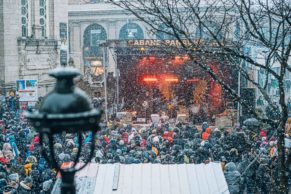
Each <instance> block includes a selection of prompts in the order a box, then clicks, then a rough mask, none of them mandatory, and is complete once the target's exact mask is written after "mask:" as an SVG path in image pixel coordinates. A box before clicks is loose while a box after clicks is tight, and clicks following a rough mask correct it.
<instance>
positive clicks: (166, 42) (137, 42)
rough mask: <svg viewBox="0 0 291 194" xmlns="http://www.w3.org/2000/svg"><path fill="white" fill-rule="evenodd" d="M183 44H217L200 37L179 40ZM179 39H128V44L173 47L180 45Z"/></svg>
mask: <svg viewBox="0 0 291 194" xmlns="http://www.w3.org/2000/svg"><path fill="white" fill-rule="evenodd" d="M181 42H182V43H183V45H185V46H192V45H206V43H207V45H211V46H218V44H217V42H215V41H211V42H209V41H208V42H206V41H204V40H202V39H197V40H188V39H184V40H181ZM181 42H180V41H179V40H155V39H142V40H128V41H127V45H128V46H173V47H180V46H182V43H181Z"/></svg>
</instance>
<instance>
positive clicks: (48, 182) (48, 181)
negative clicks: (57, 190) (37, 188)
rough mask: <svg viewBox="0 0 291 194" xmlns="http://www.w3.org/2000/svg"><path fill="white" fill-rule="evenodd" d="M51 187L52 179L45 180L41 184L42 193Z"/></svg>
mask: <svg viewBox="0 0 291 194" xmlns="http://www.w3.org/2000/svg"><path fill="white" fill-rule="evenodd" d="M52 185H53V180H52V179H50V180H47V181H45V182H43V183H42V189H43V190H44V191H49V190H50V189H51V188H52Z"/></svg>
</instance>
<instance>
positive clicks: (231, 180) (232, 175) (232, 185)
mask: <svg viewBox="0 0 291 194" xmlns="http://www.w3.org/2000/svg"><path fill="white" fill-rule="evenodd" d="M224 176H225V179H226V182H227V185H228V189H229V192H230V194H234V193H240V184H241V174H240V173H239V172H238V171H237V169H236V166H235V164H234V163H233V162H230V163H227V164H226V165H225V172H224Z"/></svg>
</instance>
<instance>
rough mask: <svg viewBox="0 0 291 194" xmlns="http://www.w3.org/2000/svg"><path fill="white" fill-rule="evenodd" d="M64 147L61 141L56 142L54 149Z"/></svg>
mask: <svg viewBox="0 0 291 194" xmlns="http://www.w3.org/2000/svg"><path fill="white" fill-rule="evenodd" d="M62 148H63V146H62V144H60V143H55V144H54V149H55V150H57V149H62Z"/></svg>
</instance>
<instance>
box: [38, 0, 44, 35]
mask: <svg viewBox="0 0 291 194" xmlns="http://www.w3.org/2000/svg"><path fill="white" fill-rule="evenodd" d="M39 25H40V27H41V36H42V37H45V36H46V0H39Z"/></svg>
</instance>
